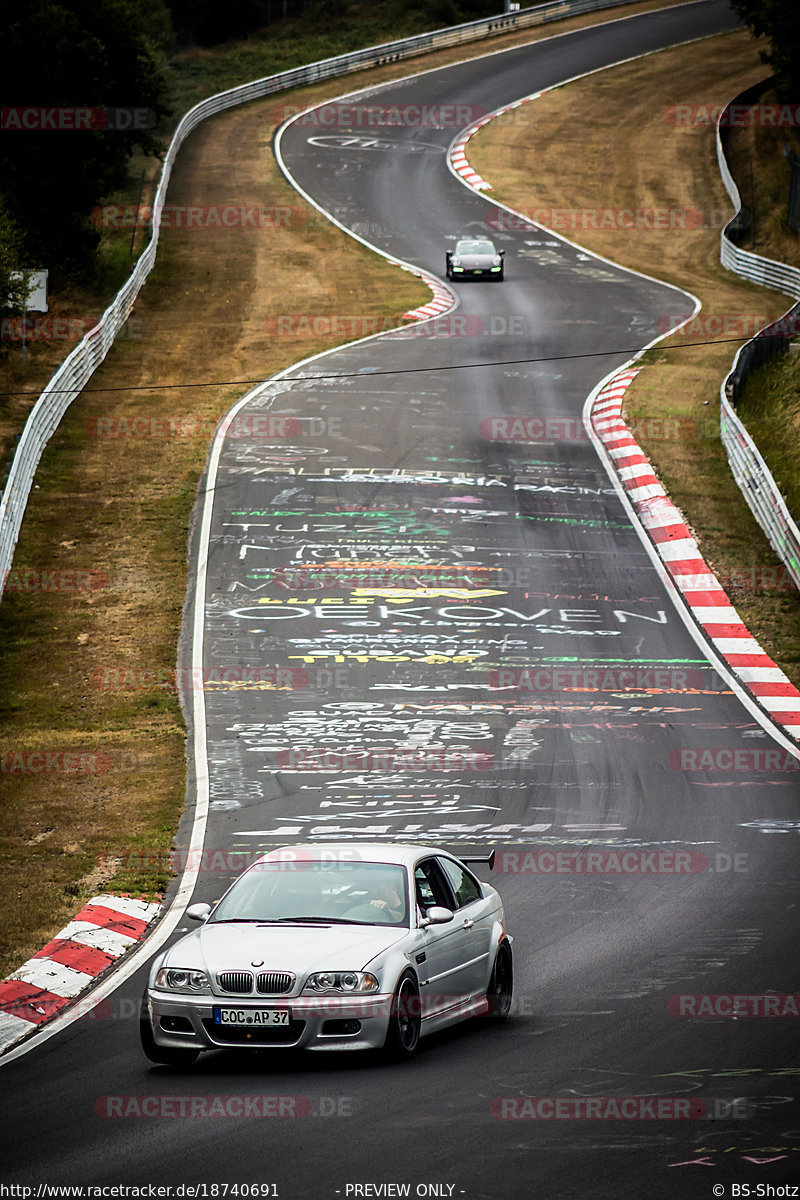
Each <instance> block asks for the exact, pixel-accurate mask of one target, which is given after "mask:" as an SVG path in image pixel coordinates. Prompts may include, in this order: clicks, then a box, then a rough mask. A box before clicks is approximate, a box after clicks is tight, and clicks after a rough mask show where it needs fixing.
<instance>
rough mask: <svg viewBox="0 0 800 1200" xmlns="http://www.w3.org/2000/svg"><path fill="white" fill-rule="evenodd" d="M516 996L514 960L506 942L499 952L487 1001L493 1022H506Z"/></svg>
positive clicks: (487, 993) (490, 981)
mask: <svg viewBox="0 0 800 1200" xmlns="http://www.w3.org/2000/svg"><path fill="white" fill-rule="evenodd" d="M513 994H514V960H513V958H512V957H511V950H510V949H509V947H508V945H507V944H506V943H505V942H504V943H503V944H502V945H501V946H500V947H499V948H498V951H497V956H496V957H495V960H494V967H493V968H492V977H491V979H490V980H489V988H488V991H487V992H486V999H487V1000H488V1001H489V1016H490V1017H491V1018H492V1020H493V1021H505V1019H506V1018H507V1016H508V1014H509V1013H510V1012H511V1001H512V998H513Z"/></svg>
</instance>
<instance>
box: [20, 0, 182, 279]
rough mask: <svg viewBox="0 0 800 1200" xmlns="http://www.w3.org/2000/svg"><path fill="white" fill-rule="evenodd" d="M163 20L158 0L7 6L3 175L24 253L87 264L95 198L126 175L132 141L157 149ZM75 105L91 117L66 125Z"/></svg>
mask: <svg viewBox="0 0 800 1200" xmlns="http://www.w3.org/2000/svg"><path fill="white" fill-rule="evenodd" d="M168 31H169V19H168V17H167V16H166V13H165V10H164V8H163V4H162V3H161V0H144V2H137V0H28V2H27V3H26V4H20V5H18V6H15V7H14V8H12V9H10V10H9V11H8V13H7V15H6V19H5V22H4V29H3V37H2V38H1V39H0V78H2V80H3V111H2V133H0V179H2V181H3V190H4V193H5V198H6V205H7V209H8V213H9V215H10V217H11V219H12V221H13V222H14V223H15V224H16V225H17V226H18V227H19V228H20V229H22V230H23V233H24V239H25V248H26V250H27V253H28V257H29V259H30V260H31V265H36V266H42V267H49V268H50V269H51V270H54V271H55V273H56V274H58V273H59V269H61V270H78V271H81V272H83V271H85V270H86V269H87V268H88V267H89V266H90V265H91V262H92V256H93V252H94V250H95V249H96V246H97V243H98V241H99V234H98V232H97V231H96V230H95V229H94V228H93V226H92V225H91V223H90V217H89V214H90V212H91V209H92V207H93V206H94V205H95V204H97V203H99V201H100V200H102V198H103V197H104V196H105V195H107V194H108V193H109V192H110V191H112V190H113V189H114V188H117V187H119V186H120V185H121V184H122V183H124V181H125V179H126V177H127V166H128V160H129V158H130V155H131V154H132V152H133V150H134V147H135V146H136V145H137V144H138V145H140V146H142V148H143V149H144V150H145V152H146V153H151V154H152V153H157V152H158V150H159V149H160V141H159V139H158V138H157V136H156V132H155V130H156V126H157V124H158V122H159V121H160V120H161V119H162V118H163V117H164V116H165V115H166V114H167V112H168V108H167V103H166V83H165V79H164V75H163V72H162V70H161V67H160V64H159V55H160V52H161V50H162V48H163V45H164V41H165V38H166V37H167V35H168ZM76 109H80V110H83V112H84V113H85V112H86V111H87V110H88V111H90V113H91V116H90V117H88V118H86V117H80V118H79V117H76V118H75V119H74V123H78V124H82V125H86V124H87V123H88V125H89V126H90V128H78V129H69V128H64V125H65V124H67V125H68V124H70V122H71V118H70V116H69V113H70V111H72V110H76ZM104 113H105V114H106V115H105V116H104ZM37 114H38V115H37ZM62 114H66V115H65V116H64V115H62ZM37 125H39V126H42V125H43V126H44V127H40V128H36V126H37ZM54 126H55V127H54Z"/></svg>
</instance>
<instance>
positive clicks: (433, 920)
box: [420, 904, 453, 929]
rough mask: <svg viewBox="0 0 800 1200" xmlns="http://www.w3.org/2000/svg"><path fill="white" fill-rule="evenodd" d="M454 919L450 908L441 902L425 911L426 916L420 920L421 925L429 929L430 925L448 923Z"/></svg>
mask: <svg viewBox="0 0 800 1200" xmlns="http://www.w3.org/2000/svg"><path fill="white" fill-rule="evenodd" d="M452 919H453V913H452V911H451V910H450V909H449V908H443V907H442V906H441V905H439V904H434V905H433V907H432V908H429V909H428V911H427V912H426V913H425V916H424V917H423V918H422V920H421V921H420V925H421V926H422V928H423V929H427V928H428V926H429V925H446V924H447V922H448V921H452Z"/></svg>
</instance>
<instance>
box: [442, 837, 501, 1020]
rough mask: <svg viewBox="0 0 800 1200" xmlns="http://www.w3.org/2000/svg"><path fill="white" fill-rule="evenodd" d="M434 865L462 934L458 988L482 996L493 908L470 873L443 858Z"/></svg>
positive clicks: (488, 968)
mask: <svg viewBox="0 0 800 1200" xmlns="http://www.w3.org/2000/svg"><path fill="white" fill-rule="evenodd" d="M436 862H437V864H438V866H439V868H440V869H441V871H442V874H443V875H444V877H445V878H446V880H447V882H448V884H449V885H450V890H451V891H452V893H453V897H454V900H455V908H454V910H453V911H454V912H455V921H456V923H457V925H458V927H459V929H460V930H461V931H463V933H464V935H465V936H464V940H463V954H464V959H463V962H462V965H461V986H462V987H463V989H464V991H465V992H466V994H467V995H473V996H474V995H476V994H480V993H481V992H485V991H486V988H487V987H488V984H489V977H490V975H491V971H492V963H491V962H490V955H491V949H492V925H493V915H492V914H493V912H494V909H495V904H494V902H493V900H491V899H487V898H486V897H484V895H483V889H482V888H481V885H480V884H479V882H478V880H477V879H476V878H475V876H474V875H473V874H472V872H471V871H469V870H467V868H466V867H465V866H464V865H463V863H460V862H456V861H455V860H454V859H452V858H446V857H445V856H444V855H442V856H441V857H437V859H436Z"/></svg>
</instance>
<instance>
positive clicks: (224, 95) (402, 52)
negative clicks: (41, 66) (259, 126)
mask: <svg viewBox="0 0 800 1200" xmlns="http://www.w3.org/2000/svg"><path fill="white" fill-rule="evenodd" d="M627 3H630V0H549V2H548V3H546V4H539V5H536V6H535V7H533V8H526V9H522V10H520V11H519V12H514V13H509V14H507V15H499V16H496V17H485V18H483V19H482V20H480V21H470V22H468V23H466V24H463V25H454V26H451V27H449V28H447V29H440V30H436V31H435V32H433V33H423V34H417V35H416V36H414V37H409V38H402V39H400V40H399V41H394V42H387V43H385V44H383V45H379V46H370V47H367V48H366V49H363V50H355V51H352V52H351V53H349V54H340V55H337V56H336V57H334V58H327V59H323V60H321V61H320V62H316V63H311V64H310V65H309V66H305V67H296V68H294V69H293V70H290V71H282V72H280V73H279V74H277V75H269V76H267V77H265V78H264V79H257V80H254V81H253V82H252V83H246V84H242V85H241V86H240V87H235V88H231V89H230V90H229V91H226V92H220V93H219V94H217V95H216V96H211V97H209V98H208V99H207V100H203V101H201V103H200V104H197V105H195V107H194V108H191V109H190V110H189V112H188V113H186V115H185V116H184V117H183V118H182V119H181V121H180V122H179V124H178V126H177V128H176V130H175V133H174V134H173V137H172V141H171V142H170V144H169V147H168V149H167V151H166V154H165V156H164V162H163V166H162V168H161V175H160V179H159V183H158V188H157V190H156V195H155V199H154V201H153V215H152V227H153V232H152V236H151V238H150V241H149V242H148V244H147V246H146V248H145V250H144V251H143V252H142V254H141V256H140V257H139V260H138V262H137V263H136V266H135V268H134V270H133V271H132V273H131V275H130V278H129V279H128V280H127V282H126V283H125V284H124V286H123V287H122V288H121V289H120V291H119V292H118V293H117V295H116V296H115V297H114V299H113V301H112V302H111V304H110V305H109V307H108V308H107V309H106V311H105V312H104V313H103V315H102V317H101V318H100V320H99V322H98V323H97V325H96V326H95V327H94V329H92V330H90V331H89V333H87V334H86V336H85V337H84V338H83V339H82V340H81V341H80V342H79V343H78V345H77V346H76V347H75V349H74V350H73V351H72V353H71V354H70V355H69V357H68V358H66V359H65V360H64V362H63V363H62V364H61V366H60V367H59V369H58V370H57V371H56V373H55V374H54V375H53V377H52V378H51V379H50V381H49V383H48V384H47V386H46V387H45V389H44V391H43V392H42V394H41V395H40V397H39V399H38V400H37V401H36V404H35V405H34V406H33V408H32V409H31V412H30V414H29V416H28V419H27V421H26V423H25V426H24V428H23V430H22V433H21V435H20V439H19V444H18V446H17V449H16V452H15V454H14V458H13V460H12V462H11V467H10V470H9V475H8V479H7V480H6V483H5V487H4V489H3V493H2V497H0V596H2V594H3V589H4V588H5V581H6V579H7V578H8V572H9V570H10V568H11V562H12V560H13V556H14V550H15V547H16V544H17V539H18V537H19V531H20V528H21V526H22V519H23V517H24V515H25V508H26V506H27V503H28V496H29V495H30V491H31V487H32V486H33V478H34V475H35V472H36V468H37V467H38V465H39V460H40V459H41V456H42V453H43V451H44V448H45V446H46V445H47V442H48V441H49V439H50V437H51V436H52V434H53V433H54V432H55V430H56V429H57V427H58V425H59V423H60V421H61V418H62V417H63V416H64V413H65V412H66V411H67V409H68V408H69V406H70V404H71V403H72V401H73V400H74V399H75V397H76V396H78V395H80V392H81V390H82V388H83V387H85V385H86V383H87V382H88V380H89V379H90V378H91V376H92V374H93V373H94V371H95V370H96V368H97V367H98V366H99V365H100V363H101V362H102V361H103V359H104V358H105V357H106V355H107V354H108V351H109V350H110V349H111V346H112V345H113V343H114V339H115V338H116V336H117V334H118V333H119V331H120V329H121V328H122V326H123V325H124V324H125V322H126V321H127V319H128V317H129V316H130V312H131V309H132V308H133V305H134V302H135V300H136V297H137V296H138V294H139V292H140V290H141V288H142V287H143V286H144V283H145V281H146V279H147V276H148V275H149V274H150V271H151V270H152V268H153V265H154V263H155V260H156V251H157V249H158V236H159V228H160V225H161V213H162V210H163V207H164V202H165V199H166V195H167V187H168V186H169V180H170V175H171V174H172V167H173V164H174V162H175V159H176V157H177V154H178V151H179V150H180V148H181V146H182V145H183V143H184V141H185V140H186V138H187V137H188V136H189V134H190V133H191V132H192V131H193V130H194V129H196V128H197V126H198V125H200V124H202V122H203V121H205V120H206V119H207V118H208V117H212V116H214V115H215V114H217V113H221V112H224V111H226V110H227V109H229V108H235V107H236V106H237V105H239V104H247V103H248V102H249V101H251V100H259V99H262V98H263V97H264V96H268V95H270V94H271V93H273V92H280V91H286V90H287V89H289V88H296V87H303V86H305V85H307V84H312V83H316V82H317V81H318V80H322V79H332V78H335V77H336V76H339V75H347V74H349V73H350V72H353V71H360V70H364V69H365V68H367V67H375V66H381V65H382V64H384V63H388V62H395V61H398V60H400V59H404V58H411V57H413V56H415V55H418V54H425V53H427V52H429V51H431V50H441V49H446V48H447V47H448V46H457V45H460V44H461V43H463V42H469V41H477V40H478V39H480V38H483V37H491V36H495V35H497V34H501V33H508V32H511V31H513V30H515V29H525V28H528V27H530V26H534V25H542V24H545V23H546V22H549V21H556V20H560V19H562V18H564V17H567V16H573V15H578V14H580V13H585V12H592V11H594V10H596V9H604V8H615V7H617V6H618V5H622V4H627Z"/></svg>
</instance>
